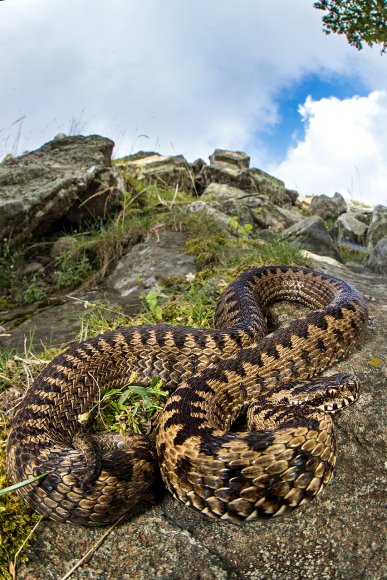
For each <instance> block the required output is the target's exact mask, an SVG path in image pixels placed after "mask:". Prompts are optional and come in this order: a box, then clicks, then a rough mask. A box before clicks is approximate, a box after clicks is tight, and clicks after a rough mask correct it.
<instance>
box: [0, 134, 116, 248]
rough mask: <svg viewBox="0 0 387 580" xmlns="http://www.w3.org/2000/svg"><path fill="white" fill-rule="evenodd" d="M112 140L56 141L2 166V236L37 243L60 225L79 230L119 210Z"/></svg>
mask: <svg viewBox="0 0 387 580" xmlns="http://www.w3.org/2000/svg"><path fill="white" fill-rule="evenodd" d="M113 146H114V143H113V141H111V140H110V139H106V138H105V137H100V136H98V135H91V136H88V137H83V136H76V137H60V138H57V139H54V140H53V141H50V142H48V143H46V144H45V145H43V147H41V148H40V149H37V150H36V151H32V152H30V153H26V154H25V155H21V156H20V157H16V158H9V159H6V160H4V161H3V162H2V163H0V232H1V237H2V238H4V237H6V238H11V240H12V242H13V243H15V242H23V241H25V240H26V239H27V238H36V237H39V236H41V235H43V234H45V233H46V232H47V231H48V230H50V229H52V227H53V224H55V222H57V221H59V220H63V219H66V220H67V221H69V222H71V223H73V224H75V225H79V224H81V223H82V222H83V221H84V220H85V219H90V217H105V215H106V213H107V212H108V211H109V210H111V209H114V208H115V207H117V206H118V203H119V200H120V199H121V197H122V195H123V182H122V179H121V178H120V177H119V174H118V172H117V170H116V169H115V168H112V167H111V154H112V150H113Z"/></svg>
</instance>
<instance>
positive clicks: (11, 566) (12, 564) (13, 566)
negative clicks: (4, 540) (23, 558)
mask: <svg viewBox="0 0 387 580" xmlns="http://www.w3.org/2000/svg"><path fill="white" fill-rule="evenodd" d="M42 519H43V516H40V519H39V520H38V521H37V522H36V524H35V525H34V527H33V528H32V530H31V531H30V533H29V534H28V536H27V537H26V539H25V540H24V542H23V543H22V545H21V546H20V548H19V549H18V551H17V552H16V554H15V557H14V559H13V562H10V564H9V573H10V574H11V576H12V580H16V566H17V559H18V557H19V555H20V554H21V552H22V550H23V548H24V546H25V545H26V543H27V542H28V541H29V540H30V538H31V537H32V536H33V534H34V533H35V531H36V529H37V527H38V526H39V524H40V522H41V521H42Z"/></svg>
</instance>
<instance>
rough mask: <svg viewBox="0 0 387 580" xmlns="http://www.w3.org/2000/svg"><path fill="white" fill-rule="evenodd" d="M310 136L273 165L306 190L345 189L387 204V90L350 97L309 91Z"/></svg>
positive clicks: (305, 111) (304, 109) (305, 114)
mask: <svg viewBox="0 0 387 580" xmlns="http://www.w3.org/2000/svg"><path fill="white" fill-rule="evenodd" d="M299 112H300V114H301V116H302V119H303V122H304V123H305V136H304V138H303V139H302V140H300V141H299V142H298V143H297V144H296V145H295V146H294V147H292V148H291V149H289V151H288V153H287V156H286V159H285V160H284V161H283V162H282V163H281V164H280V165H278V166H276V167H271V170H272V171H273V172H274V173H275V174H276V175H278V177H281V178H282V179H284V180H285V182H286V183H287V185H288V186H289V187H294V188H295V189H297V190H298V191H300V192H302V193H306V194H310V193H313V194H322V193H325V194H328V195H332V194H334V193H335V191H340V192H341V193H343V194H344V195H346V196H347V197H350V198H352V199H358V200H362V201H364V202H368V203H369V204H371V205H372V204H376V203H382V204H383V203H384V204H387V92H386V91H373V92H371V93H370V94H369V95H368V96H367V97H356V96H355V97H353V98H350V99H342V100H340V99H337V98H325V99H321V100H318V101H314V100H313V99H311V98H310V97H308V98H307V99H306V101H305V103H304V104H303V105H302V106H300V107H299Z"/></svg>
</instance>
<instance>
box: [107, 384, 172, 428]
mask: <svg viewBox="0 0 387 580" xmlns="http://www.w3.org/2000/svg"><path fill="white" fill-rule="evenodd" d="M135 380H136V376H135V375H134V374H133V376H132V377H130V379H129V384H128V385H124V386H123V387H121V388H115V389H109V390H106V391H105V392H104V393H103V395H102V398H101V401H100V403H99V409H98V418H97V430H100V431H101V430H105V431H113V432H114V431H120V432H121V433H122V434H123V435H124V434H125V433H126V432H127V431H128V432H130V431H132V432H134V433H143V434H149V433H151V432H152V431H153V430H154V427H155V424H154V420H155V415H156V414H158V413H160V411H162V409H163V406H164V404H165V402H166V399H167V398H168V396H169V393H168V391H165V390H163V388H162V386H163V381H162V380H161V379H160V378H159V377H154V378H153V379H152V381H151V382H150V384H149V386H148V387H144V386H141V385H135V384H130V383H132V382H134V381H135Z"/></svg>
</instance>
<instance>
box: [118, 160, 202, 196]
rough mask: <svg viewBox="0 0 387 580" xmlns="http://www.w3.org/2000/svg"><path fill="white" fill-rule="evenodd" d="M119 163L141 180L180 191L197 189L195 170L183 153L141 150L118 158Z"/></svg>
mask: <svg viewBox="0 0 387 580" xmlns="http://www.w3.org/2000/svg"><path fill="white" fill-rule="evenodd" d="M117 165H118V166H120V167H124V168H125V169H126V171H128V173H129V174H130V175H133V177H135V178H136V179H138V180H140V181H146V182H148V183H153V184H155V185H158V186H160V187H167V188H169V187H172V188H178V189H179V191H194V189H195V179H194V174H193V173H194V172H193V170H192V168H191V166H190V165H189V163H188V162H187V161H186V160H185V158H184V157H183V155H175V156H164V155H160V154H159V153H153V152H150V153H147V152H142V151H141V152H140V153H136V154H135V155H129V156H128V157H124V158H122V159H119V160H117Z"/></svg>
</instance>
